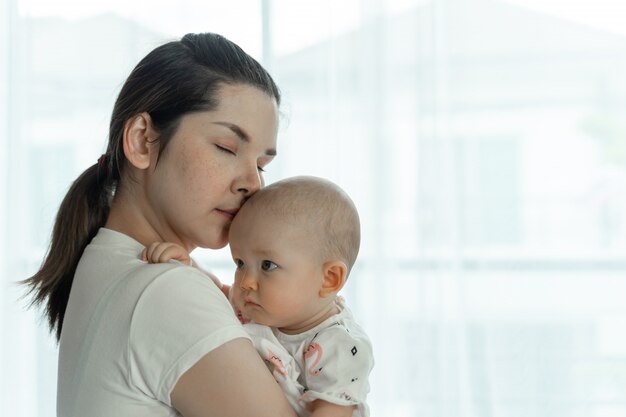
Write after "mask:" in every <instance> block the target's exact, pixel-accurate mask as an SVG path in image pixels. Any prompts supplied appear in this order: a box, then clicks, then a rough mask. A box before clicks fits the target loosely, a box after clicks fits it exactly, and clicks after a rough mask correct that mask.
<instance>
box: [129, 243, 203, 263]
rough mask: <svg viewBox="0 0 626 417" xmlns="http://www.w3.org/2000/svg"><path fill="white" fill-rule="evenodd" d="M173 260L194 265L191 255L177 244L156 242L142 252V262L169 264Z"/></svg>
mask: <svg viewBox="0 0 626 417" xmlns="http://www.w3.org/2000/svg"><path fill="white" fill-rule="evenodd" d="M172 259H174V260H176V261H179V262H182V263H184V264H187V265H192V262H191V257H190V256H189V253H187V251H186V250H185V248H183V247H182V246H180V245H178V244H176V243H169V242H154V243H152V244H150V246H148V247H147V248H145V249H144V250H143V251H142V252H141V260H143V261H146V262H149V263H151V264H158V263H167V262H169V261H171V260H172Z"/></svg>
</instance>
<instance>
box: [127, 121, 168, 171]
mask: <svg viewBox="0 0 626 417" xmlns="http://www.w3.org/2000/svg"><path fill="white" fill-rule="evenodd" d="M156 139H157V135H156V132H154V129H153V128H152V119H150V115H149V114H148V113H146V112H143V113H140V114H138V115H136V116H134V117H133V118H131V119H128V120H127V121H126V124H125V125H124V138H123V144H124V155H126V159H127V160H128V162H129V163H130V164H131V166H134V167H135V168H138V169H147V168H148V167H149V166H150V162H151V161H152V157H151V156H152V155H151V154H152V153H154V152H155V151H156V152H158V149H159V148H158V141H157V140H156Z"/></svg>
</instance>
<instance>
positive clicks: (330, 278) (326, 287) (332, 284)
mask: <svg viewBox="0 0 626 417" xmlns="http://www.w3.org/2000/svg"><path fill="white" fill-rule="evenodd" d="M347 273H348V267H347V266H346V264H345V263H343V262H341V261H330V262H326V263H325V264H324V281H323V282H322V288H320V292H319V294H320V297H323V298H324V297H329V296H331V295H335V294H337V293H338V292H339V290H341V289H342V288H343V284H345V283H346V275H347Z"/></svg>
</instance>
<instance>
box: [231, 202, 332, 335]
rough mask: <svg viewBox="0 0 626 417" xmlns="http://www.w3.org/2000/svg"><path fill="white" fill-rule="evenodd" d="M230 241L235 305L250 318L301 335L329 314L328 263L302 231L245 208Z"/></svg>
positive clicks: (296, 226)
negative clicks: (324, 291) (322, 294)
mask: <svg viewBox="0 0 626 417" xmlns="http://www.w3.org/2000/svg"><path fill="white" fill-rule="evenodd" d="M229 239H230V250H231V254H232V257H233V260H234V262H235V264H236V266H237V270H236V272H235V282H234V284H233V288H232V291H233V297H232V298H233V303H234V305H235V307H236V308H238V309H239V310H241V312H242V314H243V315H244V316H245V317H248V318H250V319H251V320H252V321H254V322H256V323H259V324H264V325H267V326H272V327H277V328H279V329H281V330H283V331H286V332H297V330H298V329H302V328H303V327H306V325H307V323H308V322H310V320H311V318H315V317H316V314H319V312H320V311H321V310H322V309H323V306H324V299H323V298H322V297H320V295H319V291H320V288H321V286H322V282H323V263H322V262H320V260H319V256H317V253H318V251H317V250H316V249H315V246H314V245H315V240H313V239H311V238H310V237H309V236H307V235H306V233H303V232H302V231H301V228H300V227H299V226H298V225H294V224H289V223H286V222H284V221H281V219H280V218H278V216H274V215H271V214H268V213H267V212H265V211H264V212H263V213H262V215H260V214H258V211H255V210H254V207H252V208H250V207H246V206H245V205H244V208H242V210H241V211H240V212H239V214H238V215H237V216H236V217H235V220H234V221H233V224H232V225H231V228H230V236H229Z"/></svg>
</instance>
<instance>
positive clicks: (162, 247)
mask: <svg viewBox="0 0 626 417" xmlns="http://www.w3.org/2000/svg"><path fill="white" fill-rule="evenodd" d="M141 259H142V260H143V261H146V262H149V263H151V264H159V263H167V262H169V261H171V260H175V261H179V262H182V263H184V264H187V265H190V266H193V267H195V268H197V269H199V270H200V271H202V272H204V273H205V274H206V275H208V277H209V278H211V280H212V281H213V282H214V283H215V285H217V288H219V289H220V290H221V291H222V292H223V293H224V295H225V296H226V298H228V292H229V291H230V286H229V285H225V284H222V283H221V282H220V280H219V279H218V278H217V277H216V276H215V275H213V274H212V273H210V272H208V271H205V270H204V269H202V268H200V267H199V266H198V264H197V263H196V262H194V261H193V259H191V256H190V255H189V253H188V252H187V251H186V250H185V248H183V247H182V246H180V245H178V244H176V243H170V242H153V243H151V244H150V246H148V247H146V248H145V249H144V250H143V251H142V252H141Z"/></svg>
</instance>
